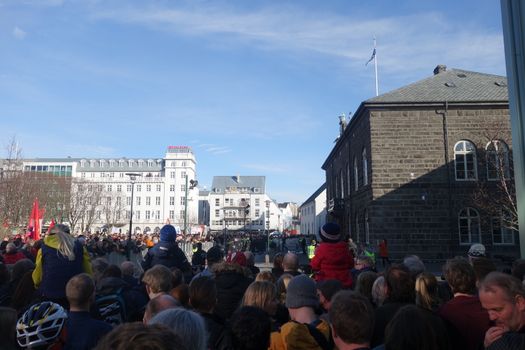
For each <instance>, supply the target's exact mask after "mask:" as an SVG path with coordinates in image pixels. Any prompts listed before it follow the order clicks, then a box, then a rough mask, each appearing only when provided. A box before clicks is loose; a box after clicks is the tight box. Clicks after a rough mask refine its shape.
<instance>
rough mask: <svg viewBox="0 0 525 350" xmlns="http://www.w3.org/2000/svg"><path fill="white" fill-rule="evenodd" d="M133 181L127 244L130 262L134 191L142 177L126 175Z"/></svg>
mask: <svg viewBox="0 0 525 350" xmlns="http://www.w3.org/2000/svg"><path fill="white" fill-rule="evenodd" d="M126 175H127V176H129V180H130V181H131V208H130V212H129V232H128V243H127V244H126V259H127V260H128V261H129V260H130V258H131V230H132V228H133V191H134V189H135V180H137V177H139V176H142V174H139V173H126Z"/></svg>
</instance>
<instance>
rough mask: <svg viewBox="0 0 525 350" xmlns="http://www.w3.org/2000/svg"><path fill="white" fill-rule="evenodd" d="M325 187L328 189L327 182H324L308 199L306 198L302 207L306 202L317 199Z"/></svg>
mask: <svg viewBox="0 0 525 350" xmlns="http://www.w3.org/2000/svg"><path fill="white" fill-rule="evenodd" d="M325 189H326V182H325V183H324V184H322V185H321V187H319V188H318V189H317V191H315V192H314V193H313V194H312V195H311V196H310V197H308V199H307V200H305V201H304V203H303V204H301V207H302V206H304V205H306V204H308V203H310V202H311V201H313V200H314V199H316V198H317V196H319V195H320V194H321V192H323V191H324V190H325Z"/></svg>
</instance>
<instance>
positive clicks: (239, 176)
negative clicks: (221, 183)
mask: <svg viewBox="0 0 525 350" xmlns="http://www.w3.org/2000/svg"><path fill="white" fill-rule="evenodd" d="M235 182H237V183H241V175H235Z"/></svg>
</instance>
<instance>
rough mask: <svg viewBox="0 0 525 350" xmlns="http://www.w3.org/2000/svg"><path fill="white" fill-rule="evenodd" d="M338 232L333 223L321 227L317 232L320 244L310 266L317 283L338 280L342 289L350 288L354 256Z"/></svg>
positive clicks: (336, 225)
mask: <svg viewBox="0 0 525 350" xmlns="http://www.w3.org/2000/svg"><path fill="white" fill-rule="evenodd" d="M339 231H340V230H339V225H338V224H336V223H333V222H329V223H326V224H325V225H323V227H321V229H320V230H319V237H320V238H321V243H320V244H319V245H318V246H317V249H316V251H315V255H314V257H313V258H312V260H311V261H310V266H311V267H312V271H314V274H315V275H314V279H315V280H316V281H317V282H320V281H324V280H338V281H340V282H341V284H342V285H343V288H351V287H352V274H351V273H350V271H351V270H352V268H353V267H354V256H353V254H352V252H351V251H350V249H349V248H348V244H346V242H344V241H342V240H341V234H340V232H339Z"/></svg>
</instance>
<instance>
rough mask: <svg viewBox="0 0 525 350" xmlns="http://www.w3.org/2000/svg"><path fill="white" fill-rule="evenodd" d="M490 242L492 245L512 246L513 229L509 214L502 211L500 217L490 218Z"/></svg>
mask: <svg viewBox="0 0 525 350" xmlns="http://www.w3.org/2000/svg"><path fill="white" fill-rule="evenodd" d="M490 223H491V226H492V242H493V243H494V244H508V245H513V244H514V229H513V228H512V227H513V225H512V217H511V215H510V213H509V212H507V211H504V210H502V211H501V212H500V216H495V217H492V218H491V220H490Z"/></svg>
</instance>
